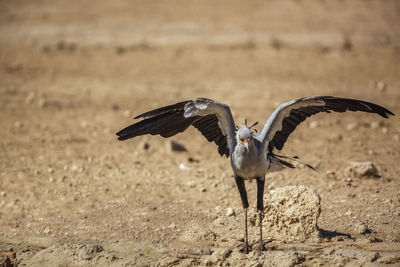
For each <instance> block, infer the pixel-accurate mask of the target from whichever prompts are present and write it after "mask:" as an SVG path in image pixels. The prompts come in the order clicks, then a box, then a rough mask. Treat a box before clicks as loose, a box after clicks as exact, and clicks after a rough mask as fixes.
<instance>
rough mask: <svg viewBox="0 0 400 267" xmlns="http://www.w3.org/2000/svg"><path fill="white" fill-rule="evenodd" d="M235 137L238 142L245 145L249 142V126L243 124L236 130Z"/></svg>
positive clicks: (250, 139)
mask: <svg viewBox="0 0 400 267" xmlns="http://www.w3.org/2000/svg"><path fill="white" fill-rule="evenodd" d="M236 138H237V141H238V143H241V144H243V145H245V146H246V147H247V146H248V143H249V142H251V141H252V139H253V132H252V131H251V130H250V128H249V127H247V126H246V125H243V126H242V127H240V128H239V129H238V131H237V132H236Z"/></svg>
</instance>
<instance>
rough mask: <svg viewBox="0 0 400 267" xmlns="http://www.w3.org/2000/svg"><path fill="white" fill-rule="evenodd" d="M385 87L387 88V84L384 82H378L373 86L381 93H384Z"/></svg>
mask: <svg viewBox="0 0 400 267" xmlns="http://www.w3.org/2000/svg"><path fill="white" fill-rule="evenodd" d="M386 87H387V84H386V83H385V82H384V81H378V82H376V84H375V88H376V89H378V90H379V91H381V92H383V91H385V89H386Z"/></svg>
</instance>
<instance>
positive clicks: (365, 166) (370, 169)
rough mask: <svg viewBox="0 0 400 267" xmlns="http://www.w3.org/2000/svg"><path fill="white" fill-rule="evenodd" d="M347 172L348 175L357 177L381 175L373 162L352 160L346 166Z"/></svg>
mask: <svg viewBox="0 0 400 267" xmlns="http://www.w3.org/2000/svg"><path fill="white" fill-rule="evenodd" d="M345 172H346V173H347V174H348V175H351V176H355V177H359V178H362V177H380V174H379V172H378V170H377V169H376V167H375V165H374V164H372V162H370V161H367V162H351V163H350V164H349V165H348V166H347V167H346V168H345Z"/></svg>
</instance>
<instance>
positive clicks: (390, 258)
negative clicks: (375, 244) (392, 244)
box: [376, 256, 400, 264]
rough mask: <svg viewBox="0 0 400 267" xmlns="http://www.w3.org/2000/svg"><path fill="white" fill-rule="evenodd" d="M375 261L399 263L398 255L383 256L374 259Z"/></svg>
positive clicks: (399, 257)
mask: <svg viewBox="0 0 400 267" xmlns="http://www.w3.org/2000/svg"><path fill="white" fill-rule="evenodd" d="M376 262H377V263H384V264H395V263H400V256H384V257H381V258H379V259H377V260H376Z"/></svg>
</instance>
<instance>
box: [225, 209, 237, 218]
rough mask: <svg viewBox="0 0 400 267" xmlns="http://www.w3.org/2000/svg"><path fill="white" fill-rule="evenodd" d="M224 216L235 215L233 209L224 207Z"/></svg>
mask: <svg viewBox="0 0 400 267" xmlns="http://www.w3.org/2000/svg"><path fill="white" fill-rule="evenodd" d="M226 216H228V217H230V216H235V210H234V209H232V208H227V209H226Z"/></svg>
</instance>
